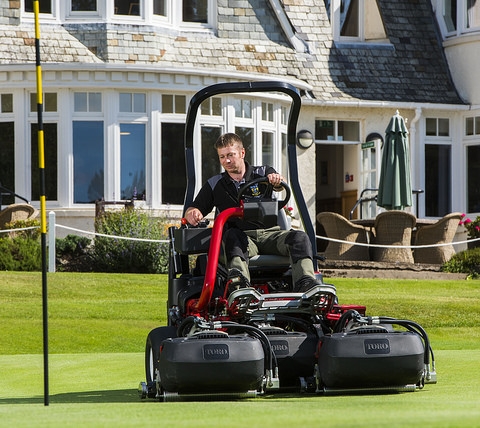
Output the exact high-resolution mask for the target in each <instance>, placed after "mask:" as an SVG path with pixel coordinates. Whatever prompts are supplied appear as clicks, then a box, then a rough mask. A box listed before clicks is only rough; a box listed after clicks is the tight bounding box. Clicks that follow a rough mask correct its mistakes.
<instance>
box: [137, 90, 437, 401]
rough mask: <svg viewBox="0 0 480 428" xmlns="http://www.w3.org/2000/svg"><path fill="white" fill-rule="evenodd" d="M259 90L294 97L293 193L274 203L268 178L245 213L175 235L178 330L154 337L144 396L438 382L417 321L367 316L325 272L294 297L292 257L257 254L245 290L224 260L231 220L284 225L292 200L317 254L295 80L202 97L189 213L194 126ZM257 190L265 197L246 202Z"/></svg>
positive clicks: (398, 387) (408, 387)
mask: <svg viewBox="0 0 480 428" xmlns="http://www.w3.org/2000/svg"><path fill="white" fill-rule="evenodd" d="M249 92H279V93H281V94H284V95H287V96H289V97H290V98H291V107H290V113H289V121H288V131H287V155H288V156H287V157H288V169H289V171H288V176H289V179H290V184H291V188H290V186H289V185H287V183H282V186H283V188H284V192H285V196H284V198H283V200H276V199H274V198H272V197H269V198H267V197H265V195H267V194H269V192H268V191H267V187H268V185H269V184H268V182H267V180H266V179H264V178H261V179H257V180H255V181H254V182H251V183H246V184H245V185H244V186H243V187H242V188H241V189H240V190H239V197H238V201H237V202H238V207H235V208H230V209H226V210H224V211H222V212H221V213H219V214H218V215H217V216H216V218H215V220H214V224H213V227H208V224H207V223H206V222H204V223H203V224H201V225H199V226H197V227H191V226H189V225H188V223H187V222H186V221H184V220H182V222H181V223H182V224H181V225H179V227H171V228H170V229H169V238H170V254H169V273H168V302H167V311H168V325H167V326H163V327H158V328H155V329H154V330H152V331H151V332H150V333H149V334H148V337H147V343H146V350H145V371H146V381H145V382H141V383H140V386H139V394H140V396H141V397H142V398H154V399H157V400H160V401H172V400H182V399H194V400H200V399H228V398H236V397H254V396H257V395H262V394H265V393H267V392H268V393H270V392H274V391H297V392H299V393H300V392H303V393H309V392H310V393H321V394H326V393H366V392H371V391H374V392H380V391H385V392H388V391H396V392H401V391H415V390H417V389H421V388H423V386H424V384H425V383H435V382H436V373H435V368H434V363H433V352H432V350H431V347H430V343H429V340H428V336H427V334H426V332H425V331H424V329H423V328H422V327H421V326H419V325H418V324H416V323H414V322H412V321H408V320H397V319H393V318H389V317H371V316H367V314H366V308H365V306H362V305H342V304H339V302H338V299H337V296H336V290H335V287H334V286H333V285H331V284H326V283H324V282H323V278H322V275H321V274H320V273H318V274H316V275H317V279H318V281H317V282H318V285H315V286H313V287H312V288H311V289H309V290H307V291H305V292H294V291H293V284H292V276H291V270H290V266H289V259H287V258H284V257H277V256H268V255H257V256H255V257H253V258H251V259H250V261H249V270H250V274H251V279H250V281H249V282H248V283H245V284H241V282H240V285H238V284H239V283H238V282H233V280H232V278H229V277H228V275H227V271H226V269H225V268H224V267H223V266H222V264H221V263H219V262H220V260H221V257H220V253H221V243H222V231H223V228H224V225H225V222H226V221H227V220H228V219H229V218H231V217H243V218H244V219H253V218H255V219H258V218H261V219H262V220H263V221H264V223H266V224H271V225H277V224H278V225H282V224H283V223H284V222H282V219H283V216H284V215H285V213H284V210H283V209H282V208H283V207H284V206H285V205H286V204H287V202H288V200H289V198H290V196H291V195H292V194H293V196H294V198H295V202H296V205H297V208H298V211H299V214H300V218H301V221H302V224H303V229H304V230H305V232H306V233H307V235H308V237H309V240H310V242H311V245H312V250H313V254H314V255H315V254H317V248H316V236H315V231H314V227H313V224H312V222H311V220H310V216H309V214H308V209H307V205H306V203H305V200H304V197H303V195H302V191H301V189H300V185H299V181H298V169H297V155H296V145H295V142H296V141H295V139H296V124H297V119H298V115H299V111H300V106H301V98H300V94H299V92H298V90H297V89H296V88H295V87H293V86H292V85H290V84H287V83H284V82H254V83H226V84H217V85H213V86H209V87H207V88H204V89H203V90H201V91H199V92H198V93H197V94H196V95H195V96H194V97H193V98H192V100H191V102H190V105H189V110H188V114H187V123H186V129H185V156H186V167H187V189H186V193H185V207H188V206H189V205H190V203H191V202H192V201H193V196H194V191H195V179H196V177H195V168H194V165H195V163H194V153H193V152H194V151H193V131H194V125H195V120H196V115H197V110H198V108H199V106H200V104H201V103H202V102H203V101H205V100H206V99H207V98H209V97H211V96H214V95H218V94H225V93H249ZM251 186H255V187H256V188H260V189H263V191H260V192H257V193H259V194H258V195H257V196H255V197H251V196H247V194H248V193H249V192H247V190H248V189H249V188H251ZM282 194H283V191H282ZM314 267H315V269H317V259H315V260H314ZM234 284H235V286H233V285H234ZM430 361H431V363H432V364H430Z"/></svg>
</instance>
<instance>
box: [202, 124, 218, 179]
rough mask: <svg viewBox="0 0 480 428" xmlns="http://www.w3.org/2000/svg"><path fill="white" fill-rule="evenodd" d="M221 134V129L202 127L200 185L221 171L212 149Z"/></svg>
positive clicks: (216, 156)
mask: <svg viewBox="0 0 480 428" xmlns="http://www.w3.org/2000/svg"><path fill="white" fill-rule="evenodd" d="M221 133H222V129H221V128H219V127H213V126H202V184H203V183H205V182H206V181H207V180H208V179H209V178H210V177H213V176H214V175H217V174H219V173H220V171H221V170H222V168H221V166H220V162H219V160H218V155H217V152H216V150H215V148H214V147H213V145H214V144H215V141H217V139H218V137H220V134H221Z"/></svg>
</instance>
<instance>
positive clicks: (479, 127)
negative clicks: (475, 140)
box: [475, 116, 480, 135]
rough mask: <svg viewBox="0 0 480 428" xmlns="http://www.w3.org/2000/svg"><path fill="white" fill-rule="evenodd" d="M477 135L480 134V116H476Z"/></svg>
mask: <svg viewBox="0 0 480 428" xmlns="http://www.w3.org/2000/svg"><path fill="white" fill-rule="evenodd" d="M475 135H480V116H476V117H475Z"/></svg>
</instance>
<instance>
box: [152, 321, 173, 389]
mask: <svg viewBox="0 0 480 428" xmlns="http://www.w3.org/2000/svg"><path fill="white" fill-rule="evenodd" d="M170 337H177V329H176V328H175V327H173V326H168V327H157V328H155V329H153V330H152V331H151V332H150V333H148V336H147V343H146V345H145V375H146V380H147V388H148V396H149V397H150V398H154V397H155V395H156V392H157V391H156V388H155V370H156V369H157V368H158V360H159V359H160V345H161V344H162V342H163V341H164V340H165V339H168V338H170Z"/></svg>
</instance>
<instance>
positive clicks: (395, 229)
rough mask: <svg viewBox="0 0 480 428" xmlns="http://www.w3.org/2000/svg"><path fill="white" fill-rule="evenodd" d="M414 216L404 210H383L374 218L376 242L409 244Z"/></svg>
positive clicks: (414, 220) (413, 225)
mask: <svg viewBox="0 0 480 428" xmlns="http://www.w3.org/2000/svg"><path fill="white" fill-rule="evenodd" d="M416 222H417V219H416V217H415V216H414V215H413V214H411V213H408V212H406V211H397V210H393V211H384V212H382V213H380V214H378V215H377V217H376V218H375V224H374V229H375V242H376V243H377V244H390V245H392V244H393V245H395V244H396V245H410V240H411V237H412V230H413V228H414V227H415V224H416Z"/></svg>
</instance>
